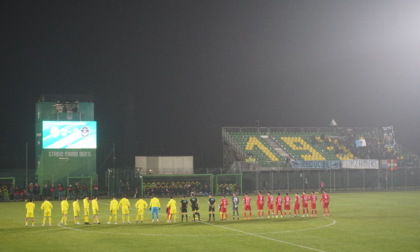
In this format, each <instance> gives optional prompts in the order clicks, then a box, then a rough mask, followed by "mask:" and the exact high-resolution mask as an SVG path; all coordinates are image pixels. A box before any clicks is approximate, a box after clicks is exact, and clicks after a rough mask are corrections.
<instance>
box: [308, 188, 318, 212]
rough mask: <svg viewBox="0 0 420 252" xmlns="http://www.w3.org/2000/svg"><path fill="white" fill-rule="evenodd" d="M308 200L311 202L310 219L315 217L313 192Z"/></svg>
mask: <svg viewBox="0 0 420 252" xmlns="http://www.w3.org/2000/svg"><path fill="white" fill-rule="evenodd" d="M309 200H310V201H311V217H315V216H316V215H317V212H316V200H317V197H316V194H315V192H314V191H312V193H311V195H310V196H309Z"/></svg>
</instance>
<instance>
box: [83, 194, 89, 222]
mask: <svg viewBox="0 0 420 252" xmlns="http://www.w3.org/2000/svg"><path fill="white" fill-rule="evenodd" d="M89 208H90V202H89V196H86V197H85V198H84V199H83V214H84V216H85V219H84V221H85V224H86V225H89V224H90V223H89Z"/></svg>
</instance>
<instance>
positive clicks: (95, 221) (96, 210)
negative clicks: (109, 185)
mask: <svg viewBox="0 0 420 252" xmlns="http://www.w3.org/2000/svg"><path fill="white" fill-rule="evenodd" d="M91 203H92V214H93V224H101V223H100V222H99V205H98V197H95V198H94V199H93V200H92V202H91Z"/></svg>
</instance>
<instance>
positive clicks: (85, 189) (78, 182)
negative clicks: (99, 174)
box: [67, 176, 93, 199]
mask: <svg viewBox="0 0 420 252" xmlns="http://www.w3.org/2000/svg"><path fill="white" fill-rule="evenodd" d="M92 183H93V177H90V176H89V177H67V197H68V198H69V199H72V198H74V197H77V198H79V199H80V198H84V197H86V196H89V197H92V186H93V184H92ZM70 186H71V187H72V188H73V190H68V188H69V187H70Z"/></svg>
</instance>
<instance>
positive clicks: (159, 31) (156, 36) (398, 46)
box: [0, 0, 420, 168]
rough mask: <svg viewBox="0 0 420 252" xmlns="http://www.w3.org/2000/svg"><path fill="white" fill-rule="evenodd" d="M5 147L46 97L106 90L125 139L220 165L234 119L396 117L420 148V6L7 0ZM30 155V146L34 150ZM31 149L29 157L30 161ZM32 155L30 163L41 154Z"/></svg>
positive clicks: (99, 108) (1, 78)
mask: <svg viewBox="0 0 420 252" xmlns="http://www.w3.org/2000/svg"><path fill="white" fill-rule="evenodd" d="M0 12H1V15H0V17H1V24H0V29H1V30H0V32H1V33H0V34H1V35H0V36H1V39H0V50H1V51H0V52H1V54H0V55H1V57H0V60H1V68H0V82H1V86H2V87H1V90H2V91H1V106H2V109H1V119H2V121H3V122H2V126H1V129H2V132H3V137H2V139H1V146H2V149H3V150H2V152H3V153H2V164H1V166H2V167H14V166H19V167H22V166H23V165H24V160H23V161H22V156H20V159H19V158H18V160H13V162H11V161H10V160H11V159H8V158H5V156H8V153H7V151H5V150H4V149H5V148H4V146H15V147H12V149H13V148H15V149H20V150H22V148H21V146H22V144H23V146H24V143H25V142H29V143H30V145H31V147H30V149H31V150H32V149H33V143H34V111H35V102H36V101H37V99H38V98H39V96H40V95H41V94H89V95H93V96H94V97H95V98H96V103H95V108H96V111H95V117H96V120H97V121H98V124H99V127H100V128H99V131H100V132H99V140H98V161H97V163H98V166H99V165H100V164H101V163H102V162H103V161H104V159H105V156H106V154H107V153H108V152H109V151H110V150H111V149H112V144H113V143H115V144H116V148H117V164H118V165H133V163H134V158H133V157H134V155H193V156H194V159H195V167H196V168H205V167H209V168H212V167H220V166H221V165H222V143H221V127H223V126H256V120H259V121H260V125H261V126H272V127H275V126H279V127H288V126H300V127H307V126H315V127H316V126H327V125H328V124H329V122H330V121H331V119H332V118H335V120H336V121H337V122H338V123H339V124H340V125H343V126H375V127H380V126H390V125H392V126H394V129H395V132H396V136H397V141H399V143H401V144H402V145H403V146H406V148H408V149H411V150H413V151H414V152H416V153H417V154H420V147H419V146H420V144H419V143H420V134H419V130H418V126H419V125H420V116H419V113H418V111H419V108H420V99H419V96H420V68H419V65H420V64H419V63H420V29H419V27H420V15H419V13H420V1H418V0H412V1H409V0H402V1H393V0H389V1H386V0H371V1H366V0H360V1H335V0H330V1H328V0H313V1H312V0H311V1H309V0H307V1H296V0H294V1H292V0H290V1H281V0H275V1H267V0H262V1H255V0H253V1H247V0H241V1H196V0H192V1H173V0H171V1H1V3H0ZM31 155H32V156H33V154H32V153H31ZM23 158H24V156H23ZM31 164H32V163H31Z"/></svg>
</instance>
